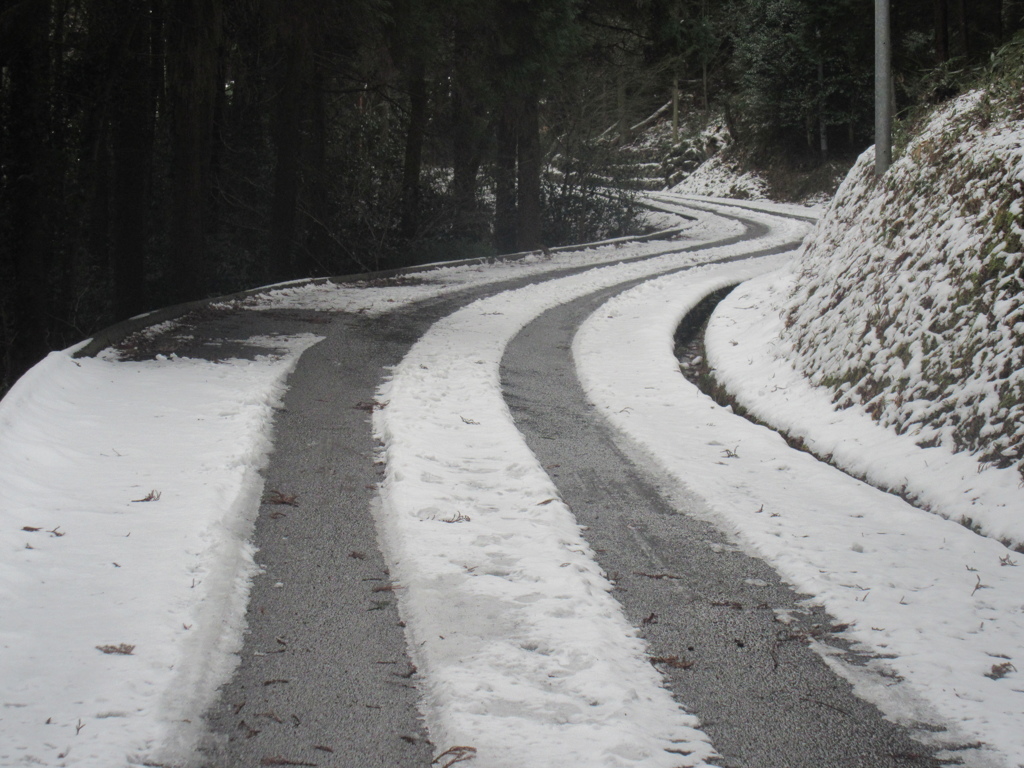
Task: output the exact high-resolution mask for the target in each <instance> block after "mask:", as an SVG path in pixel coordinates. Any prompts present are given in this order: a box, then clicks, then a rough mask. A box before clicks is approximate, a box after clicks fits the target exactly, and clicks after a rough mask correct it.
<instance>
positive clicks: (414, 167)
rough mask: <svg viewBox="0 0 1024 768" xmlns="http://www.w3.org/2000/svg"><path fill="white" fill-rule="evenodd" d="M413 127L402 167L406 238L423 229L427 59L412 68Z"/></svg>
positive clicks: (402, 224) (403, 217) (409, 84)
mask: <svg viewBox="0 0 1024 768" xmlns="http://www.w3.org/2000/svg"><path fill="white" fill-rule="evenodd" d="M409 70H410V72H409V79H408V87H409V127H408V129H407V130H406V134H405V162H404V163H403V165H402V221H401V234H402V237H405V238H408V239H412V238H414V237H415V236H416V232H417V230H418V229H419V209H420V170H421V165H422V163H423V137H424V135H425V134H426V130H427V81H426V77H425V73H424V66H423V59H422V58H421V57H419V56H417V57H416V58H415V59H414V60H413V61H412V62H411V63H410V65H409Z"/></svg>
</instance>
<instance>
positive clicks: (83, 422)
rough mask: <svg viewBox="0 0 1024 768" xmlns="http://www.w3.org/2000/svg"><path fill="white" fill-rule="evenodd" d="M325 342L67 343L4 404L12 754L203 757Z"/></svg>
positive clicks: (1, 513) (6, 681) (2, 623)
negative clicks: (254, 355) (289, 414)
mask: <svg viewBox="0 0 1024 768" xmlns="http://www.w3.org/2000/svg"><path fill="white" fill-rule="evenodd" d="M260 341H261V340H253V342H254V343H260ZM316 341H318V338H317V337H314V336H309V335H304V336H298V337H292V338H286V337H281V338H275V339H272V340H271V339H267V340H262V342H263V343H262V344H261V345H262V346H266V347H267V351H268V355H267V356H264V357H263V358H261V359H259V360H257V361H244V360H227V361H221V362H220V363H213V362H208V361H203V360H186V359H177V358H171V359H167V358H165V359H160V360H156V361H150V362H138V363H130V362H115V361H113V360H109V359H93V358H83V359H80V360H74V359H72V358H71V357H70V355H69V354H68V353H67V352H54V353H51V354H50V355H49V357H47V358H46V359H45V360H43V361H42V362H41V363H39V364H38V365H36V366H35V367H34V368H32V369H31V370H30V371H29V372H28V373H26V374H25V375H24V376H23V377H22V378H21V379H20V380H19V381H18V382H17V383H16V384H15V386H14V387H13V388H12V389H11V390H10V392H9V393H8V394H7V396H6V397H5V398H4V399H3V400H2V401H0V468H2V479H3V487H2V493H3V505H2V507H0V648H2V651H0V680H2V681H3V692H2V707H0V733H2V738H0V764H2V765H4V766H15V765H50V766H61V765H74V766H78V767H80V768H110V766H121V765H124V764H125V762H126V759H127V760H128V761H129V762H139V763H143V762H148V763H149V764H152V761H158V762H164V761H166V762H167V763H176V762H177V761H178V760H179V759H182V758H183V756H187V755H189V754H190V752H191V750H192V747H193V746H194V743H195V741H196V739H197V738H198V737H199V735H200V727H201V723H200V722H199V719H198V717H197V714H198V713H200V712H202V711H203V710H204V709H205V708H206V707H207V705H208V704H209V703H211V701H212V700H213V697H214V695H215V693H216V689H217V686H218V685H219V684H220V683H222V682H223V681H224V680H226V679H227V677H228V676H229V675H230V673H231V671H232V670H233V669H234V666H235V664H236V662H237V657H236V656H235V653H236V652H237V650H238V647H239V645H240V642H241V632H242V629H243V627H244V622H245V607H246V601H247V599H248V591H249V578H250V577H251V575H252V573H253V569H254V567H255V566H254V563H253V559H252V546H251V544H250V543H249V538H250V534H251V527H252V522H253V520H254V519H255V515H256V512H257V510H258V508H259V502H260V495H261V493H262V488H263V480H262V477H261V476H260V473H259V470H260V469H261V467H262V466H263V465H264V464H265V462H266V457H267V454H268V452H269V451H270V447H271V445H270V440H269V430H270V424H271V419H272V416H273V410H274V406H275V404H276V403H277V402H278V397H279V396H280V394H281V393H282V392H283V383H284V379H285V377H286V376H287V374H288V373H289V372H290V371H291V369H292V367H293V366H294V364H295V362H296V361H297V359H298V356H299V354H301V352H302V351H303V350H304V349H306V348H307V347H309V346H310V345H312V344H314V343H315V342H316Z"/></svg>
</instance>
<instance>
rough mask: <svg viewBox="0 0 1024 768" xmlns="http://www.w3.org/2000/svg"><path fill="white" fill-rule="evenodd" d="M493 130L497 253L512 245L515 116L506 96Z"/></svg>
mask: <svg viewBox="0 0 1024 768" xmlns="http://www.w3.org/2000/svg"><path fill="white" fill-rule="evenodd" d="M495 131H496V139H497V152H496V157H495V163H494V247H495V249H496V250H497V251H498V253H512V252H513V251H515V249H516V119H515V112H514V109H513V107H512V106H511V105H510V103H509V102H508V100H506V101H505V102H504V103H503V104H502V106H501V108H500V111H499V114H498V122H497V125H496V126H495Z"/></svg>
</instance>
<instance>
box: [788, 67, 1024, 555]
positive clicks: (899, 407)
mask: <svg viewBox="0 0 1024 768" xmlns="http://www.w3.org/2000/svg"><path fill="white" fill-rule="evenodd" d="M1012 80H1013V78H1004V80H1003V82H1001V83H1000V84H999V85H998V86H996V87H993V88H991V89H989V90H976V91H973V92H971V93H968V94H966V95H964V96H962V97H960V98H959V99H956V100H955V101H953V102H951V103H949V104H947V105H945V106H944V107H943V108H942V109H939V110H937V111H936V112H935V114H933V115H932V117H931V119H930V120H929V121H928V123H927V124H926V125H925V127H924V129H923V130H922V131H921V132H920V134H919V135H918V136H917V137H916V138H915V139H914V140H913V141H911V142H910V144H909V145H908V146H907V148H906V150H905V151H904V152H903V154H902V155H901V157H899V159H898V160H897V161H896V162H895V163H894V164H893V167H892V168H891V170H890V171H889V173H888V174H887V175H886V176H885V177H884V178H883V179H882V180H881V181H878V180H876V179H875V176H874V167H873V159H874V155H873V150H869V151H868V152H866V153H865V154H864V155H863V156H862V157H861V158H860V159H859V161H858V162H857V164H856V165H855V167H854V168H853V170H852V171H851V172H850V174H849V176H848V177H847V179H846V181H845V183H844V184H843V186H842V187H841V189H840V190H839V193H838V194H837V196H836V198H835V200H834V201H833V203H832V205H831V207H830V208H829V210H828V211H827V213H826V215H825V216H824V218H823V219H822V221H821V222H820V224H819V226H818V228H817V229H816V231H815V232H814V233H813V234H812V235H811V237H810V238H809V239H808V241H807V242H806V243H805V246H804V248H803V250H802V252H801V254H800V256H799V257H798V259H797V260H796V262H795V264H794V267H793V271H794V274H793V276H792V278H793V279H792V281H791V287H790V290H789V294H788V296H786V297H784V298H783V299H782V300H781V309H782V311H783V313H784V326H785V327H784V329H783V330H782V331H781V337H782V341H783V343H784V346H786V347H787V349H786V350H785V351H784V353H783V354H788V355H791V356H792V359H793V361H794V363H795V365H796V367H797V368H798V369H800V370H802V371H803V372H804V373H805V374H807V375H808V376H809V377H810V378H811V380H812V381H813V382H814V383H815V384H819V385H821V386H823V387H827V388H828V389H830V390H831V391H832V392H833V395H834V399H835V401H836V402H837V404H838V405H840V406H841V407H848V406H850V405H860V406H863V407H864V408H866V409H867V410H868V412H870V413H871V415H872V416H873V417H874V418H876V419H877V420H878V421H880V422H881V423H882V424H883V425H886V426H889V427H892V428H894V429H895V430H896V431H898V432H900V433H901V434H907V435H910V436H912V437H913V438H914V439H915V440H916V442H917V443H918V444H919V445H920V446H922V447H927V446H935V445H939V446H944V447H947V448H951V449H953V450H956V451H965V452H969V453H970V454H973V455H975V456H976V457H977V458H978V460H979V461H980V462H981V465H982V466H983V467H984V466H995V467H1001V468H1010V467H1013V468H1016V470H1017V471H1018V472H1019V473H1020V474H1021V475H1022V476H1024V246H1022V239H1024V209H1022V202H1024V124H1022V123H1021V120H1020V118H1021V114H1022V110H1024V98H1022V96H1021V90H1020V81H1019V79H1017V80H1016V83H1017V84H1016V87H1015V88H1014V87H1012ZM1019 514H1021V515H1024V510H1020V511H1019ZM973 522H974V523H975V524H980V525H981V526H982V527H984V526H985V521H984V520H979V519H974V520H973ZM990 533H991V534H994V535H997V536H999V535H1000V533H999V532H998V531H990ZM1014 543H1021V542H1014Z"/></svg>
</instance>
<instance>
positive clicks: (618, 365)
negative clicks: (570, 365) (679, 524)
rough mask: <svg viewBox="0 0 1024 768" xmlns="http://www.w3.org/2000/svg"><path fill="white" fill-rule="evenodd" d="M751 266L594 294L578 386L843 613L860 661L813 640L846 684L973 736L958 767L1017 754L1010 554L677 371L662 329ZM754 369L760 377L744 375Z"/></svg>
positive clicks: (578, 344)
mask: <svg viewBox="0 0 1024 768" xmlns="http://www.w3.org/2000/svg"><path fill="white" fill-rule="evenodd" d="M762 268H763V262H762V264H761V265H754V266H748V265H745V264H739V265H729V266H708V267H702V268H700V269H699V270H695V271H693V272H688V273H686V274H685V275H673V276H668V277H664V278H660V279H657V280H653V281H650V282H647V283H645V284H643V285H641V286H640V287H638V288H635V289H632V290H631V291H629V292H627V293H625V294H622V295H620V296H618V297H616V298H614V299H612V300H611V301H609V302H607V303H606V304H605V305H604V306H603V307H602V309H601V310H600V311H598V312H596V313H595V314H594V315H593V316H592V317H591V319H590V320H588V322H587V323H586V324H585V325H584V326H583V328H582V329H581V330H580V332H579V334H578V335H577V338H576V341H575V343H574V348H573V350H574V354H575V356H576V361H577V370H578V372H579V374H580V378H581V381H582V382H583V384H584V388H585V389H586V391H587V393H588V396H589V397H590V398H591V399H592V400H593V401H594V402H595V403H596V404H597V405H598V407H599V408H600V410H601V411H602V412H603V413H604V414H605V416H606V417H607V418H608V419H609V421H610V422H611V423H612V424H613V425H614V426H615V427H616V428H617V429H618V430H619V431H620V432H621V433H622V434H623V435H624V436H625V437H626V438H627V440H628V441H629V442H630V443H631V444H633V445H634V446H635V447H637V448H638V449H639V450H640V451H641V453H642V454H644V455H646V456H647V457H648V458H649V459H650V462H651V465H652V466H653V467H654V468H655V470H656V471H658V472H659V473H660V474H663V475H664V476H665V484H666V486H667V487H670V488H675V489H676V491H677V492H678V493H680V494H683V495H688V496H692V495H693V494H696V495H697V496H698V497H699V498H700V499H702V500H703V501H704V502H705V504H706V509H707V514H708V516H709V518H710V519H711V520H713V521H714V522H716V523H718V524H719V525H720V526H723V527H724V528H725V529H727V530H731V531H732V532H733V533H734V534H735V536H736V537H737V539H738V540H739V541H741V542H743V543H744V544H745V545H746V546H747V548H748V549H749V550H750V551H752V552H753V553H755V554H757V555H758V556H760V557H763V558H765V559H766V560H768V561H769V562H771V563H772V564H773V565H774V566H775V567H776V568H777V570H778V571H779V573H780V574H782V576H783V577H784V578H785V579H787V580H788V581H789V582H790V583H792V584H793V585H794V586H795V587H797V589H799V590H800V591H802V592H805V593H807V594H809V595H812V596H813V599H814V600H815V602H817V603H820V604H822V605H824V606H825V608H826V609H827V610H828V611H829V612H830V613H831V614H832V615H833V616H835V617H836V618H837V619H838V620H839V621H840V622H847V623H849V624H850V628H849V629H848V630H847V631H846V632H845V635H846V637H847V638H848V639H849V640H850V641H852V642H853V643H854V644H855V645H856V647H860V648H862V649H864V650H866V651H868V652H870V653H872V654H875V655H876V658H875V660H874V661H872V662H871V663H870V664H869V665H868V666H867V668H861V667H857V666H854V665H850V664H847V663H844V662H843V661H842V659H841V657H840V654H839V653H838V652H836V651H834V650H832V649H829V648H826V647H825V646H819V649H820V650H821V651H822V653H823V654H825V656H826V659H827V660H829V661H830V663H831V664H832V666H833V667H834V668H835V669H837V671H839V672H840V673H841V674H844V675H846V676H847V677H849V678H850V679H851V681H852V682H853V684H854V685H855V686H856V688H857V690H858V693H859V694H860V695H862V696H864V697H865V698H868V699H870V700H873V701H875V702H876V703H877V704H878V705H879V706H880V707H881V708H882V709H883V711H885V712H886V713H887V714H888V715H889V716H891V717H893V718H894V719H897V720H900V721H902V722H905V723H908V724H911V725H914V724H919V723H928V724H931V725H938V726H943V727H945V728H947V729H948V731H947V732H945V733H941V734H939V733H936V734H934V738H935V740H936V742H937V743H939V744H943V745H948V746H956V745H958V744H963V743H971V742H975V741H978V742H981V743H982V745H983V746H982V747H981V750H980V752H979V753H978V754H975V755H971V756H969V757H967V758H966V759H967V760H968V764H970V765H999V766H1015V765H1017V764H1018V763H1019V760H1020V756H1021V755H1022V754H1024V731H1022V730H1021V728H1020V716H1021V712H1024V690H1022V688H1024V686H1022V685H1021V674H1020V672H1018V671H1017V668H1016V666H1015V664H1018V665H1019V664H1020V662H1021V660H1022V659H1024V605H1022V603H1021V595H1024V567H1015V566H1017V565H1024V563H1022V562H1021V561H1022V560H1024V558H1021V557H1019V556H1018V555H1016V554H1015V553H1013V552H1010V551H1009V550H1007V549H1006V548H1005V547H1004V546H1002V545H1001V544H999V543H998V542H996V541H994V540H992V539H988V538H985V537H982V536H978V535H976V534H974V533H972V532H970V531H969V530H967V529H966V528H964V527H963V526H960V525H957V524H956V523H952V522H949V521H948V520H945V519H944V518H941V517H938V516H936V515H934V514H930V513H928V512H924V511H922V510H919V509H915V508H914V507H911V506H910V505H908V504H907V503H905V502H903V501H901V500H900V499H899V498H897V497H895V496H893V495H891V494H887V493H884V492H881V491H878V490H876V489H875V488H872V487H870V486H868V485H865V484H863V483H860V482H858V481H856V480H853V479H851V478H850V477H848V476H847V475H845V474H843V473H842V472H840V471H838V470H836V469H833V468H831V467H829V466H827V465H824V464H821V463H820V462H817V461H815V460H814V459H812V458H811V457H810V456H809V455H808V454H806V453H803V452H799V451H796V450H793V449H790V448H789V447H788V446H787V445H786V443H785V442H784V441H783V440H782V438H781V437H779V435H778V434H777V433H775V432H773V431H771V430H768V429H766V428H764V427H760V426H756V425H754V424H752V423H750V422H749V421H747V420H745V419H743V418H740V417H738V416H735V415H733V414H732V413H731V411H730V410H729V409H724V408H722V407H720V406H718V405H717V404H715V403H714V402H713V401H712V400H711V399H710V398H708V397H707V396H705V395H703V394H702V393H701V392H700V391H699V390H698V389H697V388H696V387H694V386H693V385H691V384H689V383H688V382H687V381H686V380H685V379H683V378H682V376H680V374H679V369H678V364H677V361H676V359H675V357H674V354H673V348H672V339H673V333H674V331H675V329H676V327H677V325H678V323H679V321H680V319H681V318H682V316H683V315H684V314H685V313H686V312H687V311H688V310H689V309H690V308H691V307H693V306H695V305H696V303H697V302H698V301H699V300H700V299H701V298H702V297H703V296H705V295H707V294H708V293H711V292H712V291H714V290H716V289H718V288H720V287H723V286H726V285H730V284H734V283H736V282H739V281H741V280H745V279H748V278H750V277H752V276H754V275H755V274H756V273H757V271H759V270H760V269H762ZM698 273H699V274H698ZM698 278H700V279H698ZM764 280H768V278H765V279H764ZM753 285H754V289H753V290H752V291H751V292H750V293H746V292H743V291H744V289H745V288H746V286H743V287H741V288H740V289H738V290H739V291H741V292H743V293H740V294H739V295H738V296H737V297H736V299H735V300H734V301H731V302H728V304H727V305H726V306H725V307H724V308H723V309H722V311H721V312H720V313H719V314H718V316H717V317H716V320H715V321H714V323H715V329H714V331H713V333H711V334H709V337H708V344H709V345H710V347H711V350H710V352H709V354H714V355H715V356H716V359H721V358H723V357H725V356H727V355H731V356H732V357H734V358H735V357H741V356H742V354H741V353H739V352H733V351H732V350H734V349H738V348H739V344H738V340H739V339H740V337H741V335H742V334H743V333H745V332H749V331H750V330H751V328H752V327H753V326H754V325H756V323H753V322H751V312H752V311H753V305H755V304H756V302H752V301H750V298H751V297H753V298H755V299H760V298H763V295H762V293H760V292H758V290H757V285H756V283H754V284H753ZM744 313H746V315H745V314H744ZM763 319H764V316H763V314H762V315H761V320H763ZM758 338H760V337H758ZM744 342H746V340H744ZM734 344H736V346H735V347H734ZM751 344H752V345H754V346H756V344H757V339H754V340H753V341H752V342H751ZM746 349H747V351H748V352H749V351H751V347H750V346H748V347H746ZM734 362H736V361H734ZM739 363H740V364H739V365H733V366H730V367H729V368H728V369H723V371H722V375H723V376H724V377H725V379H726V383H727V384H729V385H730V387H731V386H733V385H736V386H740V385H746V386H747V388H748V389H750V388H756V389H757V390H758V391H770V390H771V389H772V388H773V387H776V386H781V387H785V386H788V384H786V383H785V382H782V383H781V384H780V383H779V382H778V381H773V380H772V379H771V378H770V376H771V371H765V369H763V368H755V369H754V371H755V374H754V375H751V373H750V369H748V368H747V366H746V363H747V360H746V358H745V357H743V359H742V360H741V361H739ZM761 371H764V372H765V373H766V375H767V376H768V377H769V378H768V379H767V380H761V379H758V378H755V376H756V373H757V372H761ZM803 391H804V390H801V391H800V393H798V394H797V397H799V396H800V394H802V392H803ZM770 402H775V401H770ZM794 402H797V403H798V407H803V406H804V405H805V401H803V400H796V399H795V400H794ZM766 410H769V411H770V410H771V409H770V408H767V409H766ZM791 410H792V408H791ZM833 426H834V428H835V429H837V430H838V429H841V428H842V427H843V424H842V423H838V422H837V423H835V424H834V425H833ZM863 435H864V432H863V430H861V429H859V428H854V429H853V430H852V431H851V432H850V433H848V434H846V438H847V439H849V441H850V443H849V444H850V445H852V446H854V448H855V449H859V450H860V451H862V452H863V453H864V454H867V455H868V456H869V457H870V455H871V454H872V452H873V451H874V446H873V445H871V444H870V443H865V442H864V441H863V440H860V438H863ZM904 471H905V472H906V473H907V474H908V476H909V475H912V474H913V472H914V469H913V467H912V466H911V465H909V464H907V465H905V466H904Z"/></svg>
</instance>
